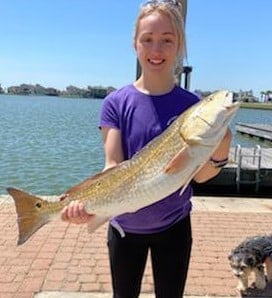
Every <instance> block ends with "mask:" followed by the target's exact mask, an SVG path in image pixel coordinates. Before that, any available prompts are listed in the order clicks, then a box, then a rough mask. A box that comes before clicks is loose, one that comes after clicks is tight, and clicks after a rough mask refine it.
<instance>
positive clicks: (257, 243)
mask: <svg viewBox="0 0 272 298" xmlns="http://www.w3.org/2000/svg"><path fill="white" fill-rule="evenodd" d="M228 259H229V262H230V266H231V268H232V270H233V273H234V275H235V276H236V277H237V278H238V280H239V282H238V286H237V289H238V290H239V291H241V292H245V291H246V290H247V289H248V288H249V284H248V283H249V276H250V275H251V273H252V272H253V273H254V274H255V287H256V288H257V289H264V288H265V287H266V278H265V270H266V276H267V281H268V282H270V281H272V235H269V236H255V237H250V238H247V239H246V240H245V241H243V242H242V243H240V244H239V245H238V246H237V247H236V248H234V249H233V250H232V251H231V253H230V255H229V257H228Z"/></svg>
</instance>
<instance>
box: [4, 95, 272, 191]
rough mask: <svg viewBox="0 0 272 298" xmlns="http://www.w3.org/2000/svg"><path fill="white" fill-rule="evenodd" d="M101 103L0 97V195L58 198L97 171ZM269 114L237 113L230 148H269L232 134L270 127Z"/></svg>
mask: <svg viewBox="0 0 272 298" xmlns="http://www.w3.org/2000/svg"><path fill="white" fill-rule="evenodd" d="M101 105H102V100H101V99H82V98H59V97H45V96H42V97H39V96H32V97H31V96H10V95H1V96H0V194H6V187H10V186H12V187H17V188H21V189H24V190H26V191H28V192H32V193H34V194H35V193H36V194H40V195H56V194H61V193H63V192H64V191H65V190H67V189H68V188H69V187H71V186H72V185H74V184H76V183H79V182H80V181H82V180H83V179H86V178H87V177H89V176H91V175H94V174H95V173H97V172H99V171H101V169H102V168H103V166H104V154H103V144H102V140H101V134H100V131H99V128H98V122H99V113H100V109H101ZM271 120H272V111H271V110H255V109H240V110H239V112H238V114H237V115H236V117H235V118H234V120H233V121H232V123H231V130H232V132H233V135H234V138H233V142H232V146H235V145H236V144H241V146H244V147H253V146H255V145H256V144H260V145H261V146H262V147H271V148H272V144H271V142H260V141H259V140H258V139H255V138H249V137H245V136H243V135H240V134H237V133H236V132H235V123H237V122H247V123H264V124H271Z"/></svg>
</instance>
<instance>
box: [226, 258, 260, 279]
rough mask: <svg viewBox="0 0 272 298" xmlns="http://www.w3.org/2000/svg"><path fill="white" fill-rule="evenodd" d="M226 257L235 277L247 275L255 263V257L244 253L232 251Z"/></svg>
mask: <svg viewBox="0 0 272 298" xmlns="http://www.w3.org/2000/svg"><path fill="white" fill-rule="evenodd" d="M228 259H229V263H230V267H231V268H232V271H233V274H234V275H235V276H237V277H242V276H243V275H247V274H248V272H249V271H250V270H251V268H252V267H254V265H255V263H256V259H255V257H254V256H253V255H246V254H244V253H232V254H230V255H229V257H228Z"/></svg>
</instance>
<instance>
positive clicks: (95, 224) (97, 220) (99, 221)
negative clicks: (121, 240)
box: [88, 215, 110, 233]
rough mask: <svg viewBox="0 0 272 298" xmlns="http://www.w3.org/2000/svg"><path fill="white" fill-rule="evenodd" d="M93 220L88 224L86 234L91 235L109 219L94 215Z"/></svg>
mask: <svg viewBox="0 0 272 298" xmlns="http://www.w3.org/2000/svg"><path fill="white" fill-rule="evenodd" d="M93 217H94V218H92V220H91V221H90V222H89V223H88V232H89V233H93V232H94V231H95V230H96V229H98V228H99V227H100V226H102V225H103V224H104V223H105V222H107V221H108V220H109V219H110V218H109V217H107V216H100V215H94V216H93Z"/></svg>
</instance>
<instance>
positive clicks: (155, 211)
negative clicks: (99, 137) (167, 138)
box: [100, 84, 199, 234]
mask: <svg viewBox="0 0 272 298" xmlns="http://www.w3.org/2000/svg"><path fill="white" fill-rule="evenodd" d="M198 101H199V99H198V97H197V96H196V95H194V94H193V93H190V92H189V91H187V90H185V89H182V88H180V87H178V86H175V87H174V88H173V90H172V91H171V92H169V93H167V94H164V95H156V96H153V95H147V94H144V93H142V92H140V91H139V90H137V89H136V88H135V87H134V86H133V85H132V84H131V85H128V86H125V87H123V88H121V89H119V90H116V91H114V92H111V93H110V94H109V95H108V96H107V97H106V98H105V99H104V102H103V106H102V110H101V117H100V126H101V127H112V128H116V129H119V130H120V131H121V135H122V146H123V151H124V157H125V159H130V158H131V157H132V156H133V155H134V154H135V153H136V152H138V151H139V150H140V149H141V148H142V147H143V146H145V145H146V144H147V143H148V142H149V141H150V140H152V139H153V138H154V137H155V136H157V135H159V134H160V133H161V132H162V131H164V130H165V129H166V128H167V126H168V125H170V124H171V123H172V122H173V121H174V120H175V118H177V116H178V115H180V114H181V113H182V112H183V111H185V110H186V109H187V108H189V107H190V106H191V105H193V104H195V103H196V102H198ZM191 196H192V188H191V186H190V185H189V186H188V187H187V188H186V190H185V191H184V192H183V194H182V195H181V196H180V190H178V191H176V192H174V193H173V194H171V195H170V196H168V197H166V198H164V199H162V200H160V201H158V202H156V203H154V204H152V205H149V206H147V207H144V208H142V209H139V210H137V211H136V212H133V213H125V214H121V215H119V216H116V217H115V218H113V219H112V220H111V223H112V225H114V226H118V227H121V229H122V230H123V231H125V232H130V233H138V234H149V233H156V232H161V231H163V230H165V229H167V228H168V227H170V226H171V225H173V224H174V223H176V222H177V221H179V220H180V219H182V218H184V217H186V216H187V215H188V214H189V212H190V210H191Z"/></svg>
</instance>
